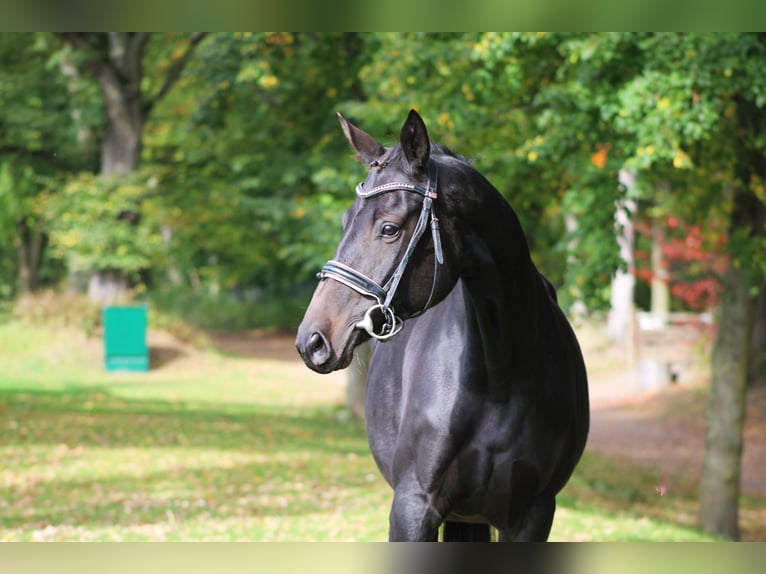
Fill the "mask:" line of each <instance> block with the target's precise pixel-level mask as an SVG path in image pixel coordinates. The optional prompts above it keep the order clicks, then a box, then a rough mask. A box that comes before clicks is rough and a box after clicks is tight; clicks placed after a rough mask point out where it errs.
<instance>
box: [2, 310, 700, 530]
mask: <svg viewBox="0 0 766 574" xmlns="http://www.w3.org/2000/svg"><path fill="white" fill-rule="evenodd" d="M150 341H151V340H150ZM163 344H166V345H170V343H167V342H165V343H163ZM173 349H174V351H173V353H172V354H171V355H168V356H170V357H171V358H170V359H168V358H167V356H166V360H165V361H164V362H163V364H162V366H161V368H159V369H157V370H154V371H152V372H150V373H146V374H127V373H120V374H115V373H112V374H107V373H105V372H104V371H103V369H102V363H101V346H100V341H99V340H98V339H95V338H86V337H85V336H84V335H82V334H81V333H79V332H78V331H74V330H70V329H66V328H57V329H44V328H42V327H40V326H32V325H29V324H25V323H21V322H18V321H15V320H7V321H4V322H2V321H0V365H3V370H2V372H1V373H0V445H2V446H0V460H2V466H1V467H0V540H110V541H120V540H131V541H143V540H152V541H154V540H211V541H212V540H259V541H266V540H268V541H304V540H312V541H336V540H385V539H386V535H387V521H388V508H389V504H390V498H391V492H390V490H389V487H388V486H387V485H386V484H385V483H384V482H383V480H382V479H381V478H380V475H379V473H378V471H377V469H376V467H375V465H374V462H373V461H372V459H371V457H370V455H369V452H368V448H367V441H366V437H365V434H364V429H363V427H362V425H360V424H359V423H357V422H355V421H354V420H352V419H351V418H350V417H349V416H348V415H347V413H346V411H345V409H344V408H343V406H342V404H343V396H344V388H343V381H344V378H343V375H342V374H339V375H337V376H328V377H321V376H319V375H315V374H313V373H310V372H309V371H308V370H307V369H305V367H303V366H302V365H300V364H298V363H295V362H286V361H276V360H266V359H252V358H244V357H236V356H226V355H222V354H220V353H217V352H216V351H214V350H198V349H193V348H190V347H183V346H180V347H173ZM166 351H167V349H166ZM658 480H659V478H658V477H657V476H654V475H653V474H652V472H650V471H647V470H645V469H641V468H637V467H631V466H626V463H625V462H624V461H614V460H611V459H607V458H604V457H601V456H597V455H595V454H591V453H587V454H586V456H585V458H584V459H583V461H582V463H581V465H580V467H579V468H578V470H577V472H576V474H575V476H574V477H573V479H572V481H571V482H570V484H569V485H568V486H567V488H566V489H565V491H564V492H563V493H562V494H561V495H560V496H559V510H558V513H557V517H556V521H555V523H554V527H553V532H552V535H551V538H552V539H554V540H650V541H653V540H707V539H708V537H706V536H705V535H703V534H701V533H700V532H698V531H696V530H694V529H693V528H692V527H691V526H690V524H691V523H692V521H691V519H689V517H688V516H686V514H689V512H690V508H691V506H693V504H694V501H693V499H694V493H693V492H692V491H687V492H683V491H682V492H681V494H680V495H679V496H680V498H672V499H671V498H670V497H659V496H658V495H657V494H656V493H655V491H654V485H656V484H657V482H658Z"/></svg>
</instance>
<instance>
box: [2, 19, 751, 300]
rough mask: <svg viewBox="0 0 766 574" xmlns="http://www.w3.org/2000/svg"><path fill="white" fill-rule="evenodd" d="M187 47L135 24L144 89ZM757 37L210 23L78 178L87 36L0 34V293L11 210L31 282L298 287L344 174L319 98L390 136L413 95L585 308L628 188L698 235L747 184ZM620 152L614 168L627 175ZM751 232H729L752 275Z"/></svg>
mask: <svg viewBox="0 0 766 574" xmlns="http://www.w3.org/2000/svg"><path fill="white" fill-rule="evenodd" d="M88 38H90V43H91V44H93V46H98V45H99V42H102V40H103V39H104V38H105V37H104V36H100V35H94V36H88ZM85 44H87V42H85ZM188 45H189V36H188V35H187V34H175V33H169V34H156V35H152V37H151V38H150V40H149V42H148V44H147V48H146V52H145V55H144V75H143V77H142V83H141V93H142V96H143V98H144V99H145V101H154V98H155V97H156V96H157V95H158V94H160V93H162V92H163V85H164V80H165V79H166V78H167V74H168V72H169V70H171V69H173V67H174V66H175V65H176V64H177V63H178V62H179V60H180V59H182V58H183V57H184V54H185V50H186V48H187V47H188ZM765 45H766V43H764V41H763V36H762V35H759V34H697V33H690V34H670V33H657V34H654V33H610V34H604V33H594V34H588V33H550V34H549V33H369V34H351V33H345V34H342V33H295V34H293V33H230V34H212V35H209V37H208V38H207V39H206V40H205V41H203V42H202V43H201V44H200V45H199V46H198V47H197V49H196V51H195V53H194V57H193V58H192V59H190V60H189V61H188V63H187V65H186V67H185V68H184V70H183V73H182V74H181V75H180V77H179V78H178V81H177V83H175V84H174V86H173V89H172V90H170V91H169V92H167V93H166V94H165V96H164V97H163V98H161V99H159V100H158V101H157V105H156V106H154V107H153V108H152V109H151V114H150V115H149V116H148V117H147V119H146V122H145V124H144V127H143V134H142V147H141V149H142V157H141V167H140V169H139V170H138V171H137V172H136V173H135V174H134V175H132V176H131V177H129V178H128V179H126V180H125V181H123V182H119V183H118V182H115V181H112V182H109V181H100V180H98V178H96V177H95V176H93V175H90V174H91V173H95V172H96V171H97V168H98V161H97V158H98V142H99V141H100V138H101V136H102V135H103V130H104V125H105V117H104V114H103V102H102V97H101V93H100V89H99V86H98V83H97V81H96V78H95V77H93V76H92V75H90V74H89V73H87V66H85V64H86V62H87V61H88V58H91V57H92V56H93V54H94V52H93V50H94V49H95V48H93V47H91V48H87V47H85V46H84V44H83V43H82V42H81V43H80V44H79V45H78V48H77V49H75V48H74V47H73V46H74V45H73V44H70V43H67V42H64V41H62V37H60V36H57V35H52V34H4V35H0V55H2V57H3V61H4V67H3V70H1V71H0V104H2V106H0V110H1V111H0V122H2V126H3V129H2V130H0V148H1V149H2V151H3V160H2V162H1V163H2V165H1V166H0V218H1V219H2V221H1V222H0V223H2V225H0V253H2V254H3V255H4V257H2V258H0V261H2V262H1V263H0V296H9V295H12V294H13V293H14V292H15V283H16V281H15V279H14V275H15V274H16V273H17V271H18V269H17V268H18V265H16V264H15V263H14V261H15V260H16V257H15V252H16V246H17V245H18V237H17V233H16V231H15V226H14V225H13V223H14V222H13V221H12V220H14V219H15V218H17V216H19V217H24V218H26V219H25V220H26V221H27V222H28V223H29V224H31V225H32V227H33V228H34V229H38V230H41V232H42V233H44V234H45V235H46V238H47V236H48V235H50V244H51V249H48V250H47V252H46V254H45V256H44V263H43V264H44V265H48V269H49V271H47V275H46V277H49V278H50V279H46V280H50V281H55V280H57V279H60V278H61V265H62V263H61V262H66V265H67V266H69V269H70V270H74V269H85V268H91V269H94V268H101V269H103V268H115V269H121V270H124V271H126V272H128V273H129V274H133V275H134V276H135V274H136V273H138V272H140V273H141V276H142V278H143V279H144V280H147V281H148V285H149V286H150V288H164V287H166V286H170V287H172V288H173V289H185V290H186V291H188V292H190V293H191V294H192V296H195V297H197V296H198V297H203V298H204V297H210V298H213V299H215V298H216V297H218V295H219V294H222V293H228V294H231V293H233V292H235V291H239V290H243V289H245V290H246V289H252V288H258V289H261V290H264V291H266V292H270V293H289V292H293V291H294V290H297V291H299V292H302V290H303V288H304V287H305V286H308V285H310V284H311V283H312V282H313V273H314V272H315V271H316V270H317V269H318V268H319V267H320V266H321V264H322V262H323V261H325V260H326V259H327V258H329V257H331V256H332V252H333V248H334V246H335V244H336V242H337V240H338V238H339V235H340V220H341V215H342V213H343V210H344V209H345V208H346V207H347V206H348V204H350V202H351V201H352V199H353V188H354V185H355V184H356V182H357V181H358V180H359V179H360V178H361V177H362V175H363V168H362V167H361V166H359V167H355V166H354V164H353V160H352V159H351V153H350V151H349V150H348V146H347V143H346V142H345V140H344V138H343V136H342V134H341V132H340V130H339V129H338V126H337V121H336V118H335V112H336V111H342V112H343V113H344V114H346V115H348V116H349V117H351V119H352V120H354V121H356V122H358V123H359V124H360V125H362V126H363V127H364V128H365V129H366V130H368V131H369V132H371V133H375V134H383V135H382V139H383V140H384V143H392V142H394V141H395V140H396V138H397V134H398V128H399V125H400V122H401V118H402V117H404V114H405V113H406V111H407V109H408V108H410V107H414V108H417V109H419V110H420V111H421V113H422V114H423V115H424V117H425V119H426V121H427V123H428V126H429V130H430V132H431V135H432V137H433V139H435V140H437V141H440V142H441V143H444V144H446V145H448V146H450V147H452V148H453V149H454V150H455V151H457V152H458V153H462V154H464V155H466V156H467V157H469V158H470V159H471V160H472V161H474V163H475V165H476V167H477V168H478V169H479V170H480V171H481V172H482V173H484V174H485V175H487V177H488V178H489V179H490V181H492V182H493V183H494V184H495V186H496V187H497V188H498V189H499V190H500V191H501V193H503V194H504V195H505V197H506V198H507V199H508V200H509V201H510V203H511V204H512V205H513V206H514V208H515V209H516V211H517V212H518V214H519V217H520V219H521V220H522V224H523V225H524V227H525V229H526V230H527V233H528V236H529V238H530V244H531V247H532V250H533V255H534V257H535V260H536V261H537V263H538V265H539V267H540V268H541V270H542V271H543V272H544V273H546V275H548V276H549V277H550V278H551V279H552V280H553V281H554V283H555V284H556V285H557V286H558V287H559V290H560V292H561V294H562V300H563V301H564V304H565V305H568V304H569V303H571V302H573V301H574V300H576V299H581V300H584V301H586V302H587V303H588V305H589V307H590V308H591V309H594V310H595V309H598V308H600V307H604V306H605V305H606V304H607V302H608V297H607V296H608V285H609V280H610V277H611V275H612V273H613V271H614V270H615V269H616V268H617V266H618V265H619V258H618V256H617V245H616V242H615V228H614V224H613V219H614V210H615V205H616V202H617V201H619V200H621V199H623V198H624V197H625V196H626V194H627V193H630V194H631V198H632V199H641V200H642V205H652V206H653V207H652V209H653V210H654V211H655V212H657V213H662V214H665V215H676V216H679V217H681V219H683V220H684V221H686V222H688V223H689V224H690V225H695V224H700V223H704V224H705V227H706V232H707V233H709V234H711V236H713V239H712V240H711V244H720V241H719V240H720V238H721V237H723V236H724V235H725V234H726V232H727V227H728V224H729V219H730V216H731V213H732V209H733V206H734V201H733V197H734V194H733V193H732V189H739V188H747V189H748V190H750V191H749V193H752V194H755V195H756V196H757V197H760V198H761V201H763V199H764V198H765V197H766V193H764V192H763V189H764V186H763V176H762V174H760V172H759V171H758V169H756V168H754V167H752V166H754V165H756V164H755V163H754V161H755V160H754V159H753V158H757V157H759V155H758V154H761V155H763V151H764V149H766V137H764V136H763V134H762V133H760V131H759V130H758V129H757V128H756V126H757V125H759V121H757V120H758V118H759V117H760V116H759V114H762V110H763V107H764V105H766V80H764V76H763V75H762V74H761V73H760V69H761V67H762V63H763V61H764V57H765V55H766V48H765V47H764V46H765ZM751 160H752V161H751ZM743 164H748V165H750V166H751V167H750V168H745V167H743ZM620 170H626V171H630V172H632V173H634V174H635V176H636V181H637V185H636V186H635V187H634V188H632V189H631V190H626V189H624V188H621V187H619V186H618V184H617V181H618V173H619V171H620ZM759 174H760V175H759ZM759 194H760V195H759ZM128 220H133V221H132V223H129V222H128ZM567 229H568V231H567ZM762 237H763V234H762V233H752V232H749V233H746V234H745V235H744V236H743V237H742V238H738V237H734V238H733V241H731V242H729V247H728V249H729V250H730V251H732V253H735V255H736V256H737V257H738V258H739V259H741V260H742V261H743V262H746V263H747V265H748V267H749V268H750V270H751V276H752V277H754V278H757V277H759V276H760V274H761V273H762V272H763V269H764V266H765V265H766V263H764V262H763V261H762V259H763V258H762V257H760V254H761V253H763V252H764V250H763V243H762ZM740 239H741V241H740ZM169 284H170V285H169ZM288 315H289V313H288Z"/></svg>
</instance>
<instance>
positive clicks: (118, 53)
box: [88, 32, 148, 304]
mask: <svg viewBox="0 0 766 574" xmlns="http://www.w3.org/2000/svg"><path fill="white" fill-rule="evenodd" d="M108 38H109V49H108V57H107V60H106V61H104V62H102V63H101V64H100V65H98V66H97V67H96V68H95V73H96V77H97V78H98V82H99V85H100V86H101V94H102V96H103V98H104V107H105V109H106V132H105V134H104V139H103V141H102V142H101V175H102V176H103V177H124V176H126V175H130V174H131V173H133V172H134V171H135V170H136V168H137V167H138V163H139V158H140V154H141V130H142V128H143V125H144V114H143V109H142V101H141V78H142V76H143V54H144V48H145V46H146V41H147V39H148V36H147V35H146V34H128V33H118V32H110V33H109V35H108ZM127 220H128V221H130V218H127ZM115 225H130V223H129V222H125V221H119V222H115ZM127 290H128V279H127V276H126V275H125V273H124V272H123V271H121V270H119V269H95V270H93V273H92V275H91V277H90V279H89V282H88V298H89V299H91V300H92V301H97V302H99V303H104V304H107V303H111V302H114V301H117V300H120V299H124V298H125V295H126V294H127Z"/></svg>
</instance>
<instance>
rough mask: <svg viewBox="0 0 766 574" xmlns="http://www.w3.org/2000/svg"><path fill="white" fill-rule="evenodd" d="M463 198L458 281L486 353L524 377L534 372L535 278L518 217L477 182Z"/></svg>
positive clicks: (487, 186) (537, 281)
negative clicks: (461, 267)
mask: <svg viewBox="0 0 766 574" xmlns="http://www.w3.org/2000/svg"><path fill="white" fill-rule="evenodd" d="M467 195H468V197H467V198H466V200H465V201H463V202H462V205H461V209H462V210H463V214H462V219H461V221H462V222H463V226H464V229H463V234H464V236H463V243H464V257H463V262H462V265H463V275H462V277H463V282H464V284H465V286H466V288H467V292H468V297H469V298H470V300H471V302H472V303H471V305H472V306H473V308H474V310H475V312H476V313H477V316H478V318H479V321H478V325H479V329H480V331H481V337H482V340H483V346H484V350H485V353H487V354H488V355H492V354H495V355H497V356H496V358H497V359H498V361H500V362H502V363H507V362H510V363H512V364H513V368H514V370H515V371H516V372H518V373H519V374H520V375H521V376H524V373H530V372H531V370H532V369H534V356H535V351H536V345H537V324H538V297H539V289H540V285H539V284H540V279H539V275H538V273H537V269H536V268H535V266H534V263H533V262H532V260H531V258H530V255H529V247H528V244H527V241H526V237H525V235H524V232H523V230H522V228H521V224H520V223H519V220H518V217H517V216H516V213H515V212H514V211H513V209H512V208H511V206H510V205H508V203H507V202H506V201H505V200H504V199H503V198H502V196H501V195H500V193H499V192H498V191H497V190H496V189H495V188H494V187H492V185H491V184H490V183H489V182H487V181H486V180H485V179H484V178H480V179H479V185H478V186H476V187H474V189H473V193H471V194H467ZM493 315H494V316H493ZM488 358H489V357H488Z"/></svg>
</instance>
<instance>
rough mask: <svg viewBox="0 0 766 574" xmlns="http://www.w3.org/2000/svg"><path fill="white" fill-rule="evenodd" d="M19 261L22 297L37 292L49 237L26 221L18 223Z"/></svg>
mask: <svg viewBox="0 0 766 574" xmlns="http://www.w3.org/2000/svg"><path fill="white" fill-rule="evenodd" d="M16 232H17V233H16V234H17V237H18V239H17V241H18V259H19V292H20V294H22V295H25V294H28V293H33V292H34V291H36V290H37V286H38V276H39V272H40V263H41V261H42V254H43V251H44V250H45V245H46V244H47V242H48V241H47V236H46V235H45V233H43V232H42V230H40V229H34V228H32V227H30V226H29V224H28V223H27V221H26V220H24V219H21V220H19V221H17V222H16Z"/></svg>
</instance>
